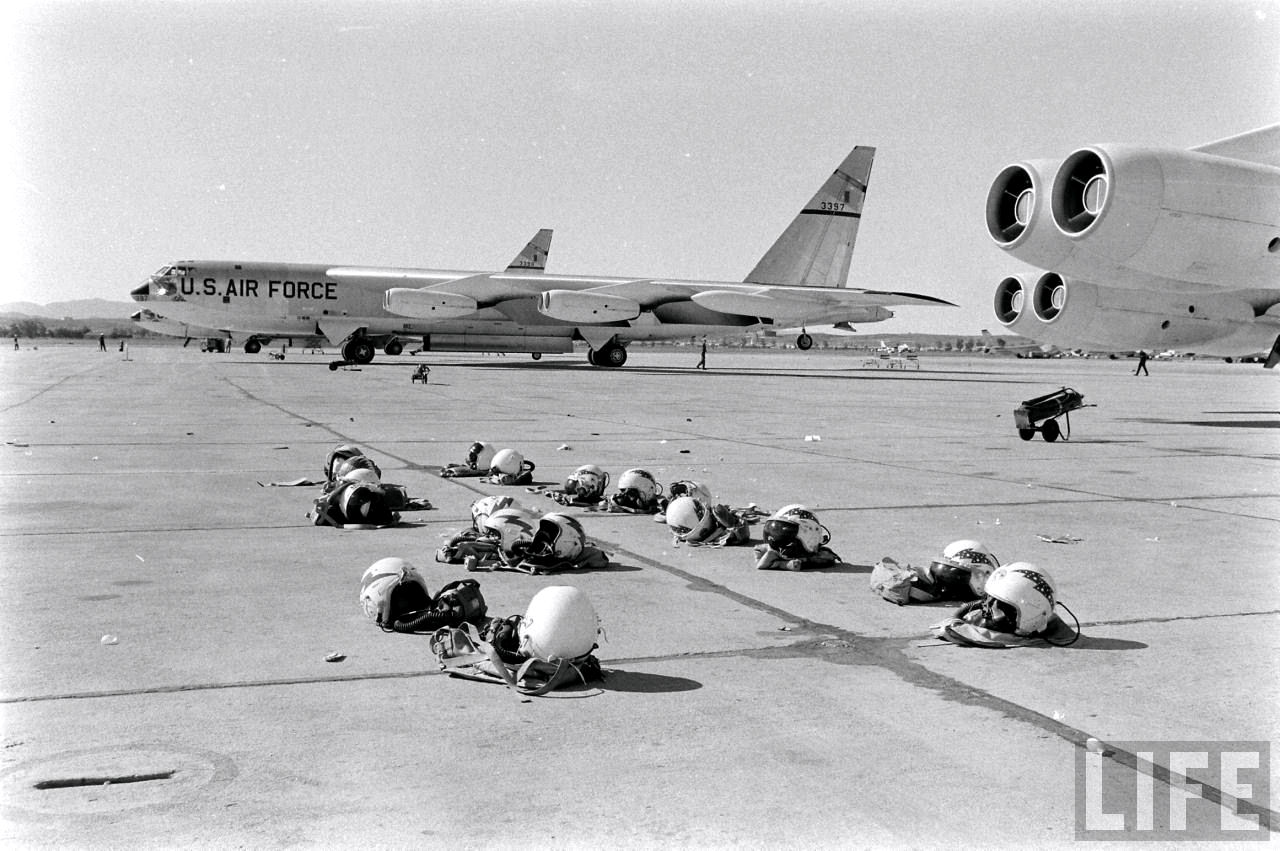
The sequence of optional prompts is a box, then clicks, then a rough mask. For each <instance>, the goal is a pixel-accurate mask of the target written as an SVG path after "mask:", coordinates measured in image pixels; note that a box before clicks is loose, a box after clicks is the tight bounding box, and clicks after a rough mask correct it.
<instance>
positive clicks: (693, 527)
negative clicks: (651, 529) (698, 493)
mask: <svg viewBox="0 0 1280 851" xmlns="http://www.w3.org/2000/svg"><path fill="white" fill-rule="evenodd" d="M715 525H716V518H715V515H714V514H713V513H712V511H711V504H710V503H708V502H703V501H702V500H701V499H699V498H697V497H694V496H681V497H677V498H675V499H673V500H672V501H671V504H670V505H668V506H667V526H669V527H670V528H671V532H672V534H674V535H675V536H676V538H677V539H679V540H681V541H701V540H702V539H703V538H705V537H706V536H707V535H708V534H709V533H710V532H711V530H712V529H714V528H715Z"/></svg>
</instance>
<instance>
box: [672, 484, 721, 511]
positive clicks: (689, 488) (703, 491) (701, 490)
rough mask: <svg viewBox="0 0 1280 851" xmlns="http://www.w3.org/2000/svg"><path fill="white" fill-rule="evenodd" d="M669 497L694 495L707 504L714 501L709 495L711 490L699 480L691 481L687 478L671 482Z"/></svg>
mask: <svg viewBox="0 0 1280 851" xmlns="http://www.w3.org/2000/svg"><path fill="white" fill-rule="evenodd" d="M670 493H671V498H672V499H676V498H678V497H682V496H692V497H696V498H698V499H700V500H702V501H703V502H705V503H706V504H707V505H710V504H711V503H713V502H715V497H714V496H712V495H711V491H710V490H709V489H708V488H707V486H706V485H704V484H702V483H701V482H693V481H690V480H688V479H681V480H680V481H678V482H672V483H671V489H670Z"/></svg>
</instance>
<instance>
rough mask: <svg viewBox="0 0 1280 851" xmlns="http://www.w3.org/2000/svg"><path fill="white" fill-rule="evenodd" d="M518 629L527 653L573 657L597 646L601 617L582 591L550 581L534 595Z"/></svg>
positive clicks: (553, 659)
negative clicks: (553, 583) (550, 582)
mask: <svg viewBox="0 0 1280 851" xmlns="http://www.w3.org/2000/svg"><path fill="white" fill-rule="evenodd" d="M517 633H518V634H519V636H520V652H521V653H523V654H524V655H525V656H531V657H533V658H534V659H540V660H542V661H543V662H558V661H560V660H561V659H566V660H572V659H577V658H579V657H581V656H585V655H587V654H588V653H590V652H591V651H592V650H594V649H595V646H596V636H598V635H599V634H600V618H599V616H598V615H597V614H596V610H595V607H594V606H592V605H591V601H590V600H588V599H587V595H586V594H584V593H583V592H582V591H580V590H578V589H577V588H574V587H572V586H569V585H551V586H548V587H546V588H543V589H542V590H541V591H539V592H538V593H537V594H535V595H533V599H532V600H530V601H529V608H528V609H527V610H526V611H525V613H524V617H523V618H521V619H520V625H519V627H517Z"/></svg>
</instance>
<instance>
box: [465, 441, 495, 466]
mask: <svg viewBox="0 0 1280 851" xmlns="http://www.w3.org/2000/svg"><path fill="white" fill-rule="evenodd" d="M497 453H498V450H497V449H495V448H494V446H493V444H492V443H485V442H484V441H483V440H477V441H476V442H475V443H473V444H471V446H470V447H468V449H467V466H468V467H470V468H471V469H473V470H487V469H489V465H490V464H492V463H493V456H494V455H496V454H497Z"/></svg>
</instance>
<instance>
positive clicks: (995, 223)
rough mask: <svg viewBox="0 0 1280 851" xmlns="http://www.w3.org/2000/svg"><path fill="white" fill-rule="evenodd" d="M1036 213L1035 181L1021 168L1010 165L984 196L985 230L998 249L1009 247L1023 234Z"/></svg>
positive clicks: (1026, 170)
mask: <svg viewBox="0 0 1280 851" xmlns="http://www.w3.org/2000/svg"><path fill="white" fill-rule="evenodd" d="M1035 209H1036V179H1035V177H1034V176H1033V174H1032V172H1031V171H1029V170H1028V169H1027V168H1026V167H1025V166H1022V165H1011V166H1008V167H1006V168H1005V170H1004V171H1002V172H1000V174H998V175H997V176H996V179H995V180H994V181H993V182H992V184H991V190H990V191H989V192H988V193H987V230H988V231H989V232H990V233H991V238H992V239H994V240H995V241H996V242H997V243H999V244H1000V245H1002V246H1005V245H1012V244H1013V243H1015V242H1017V241H1018V238H1019V237H1020V236H1022V234H1023V233H1025V232H1026V230H1027V227H1028V226H1029V225H1030V224H1031V216H1032V214H1033V213H1035Z"/></svg>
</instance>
